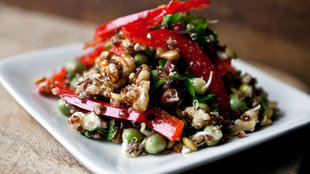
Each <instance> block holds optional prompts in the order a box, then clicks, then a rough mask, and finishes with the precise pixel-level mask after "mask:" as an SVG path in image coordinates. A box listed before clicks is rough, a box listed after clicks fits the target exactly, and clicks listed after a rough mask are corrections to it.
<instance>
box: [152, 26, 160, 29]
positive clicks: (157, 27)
mask: <svg viewBox="0 0 310 174" xmlns="http://www.w3.org/2000/svg"><path fill="white" fill-rule="evenodd" d="M157 29H160V26H159V25H155V26H154V27H152V28H151V30H157Z"/></svg>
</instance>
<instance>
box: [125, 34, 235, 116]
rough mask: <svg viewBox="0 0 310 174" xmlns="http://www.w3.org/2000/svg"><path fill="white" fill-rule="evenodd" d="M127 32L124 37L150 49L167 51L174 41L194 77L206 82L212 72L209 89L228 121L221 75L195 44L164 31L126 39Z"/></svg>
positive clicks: (228, 111) (179, 35) (226, 102)
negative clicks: (158, 48)
mask: <svg viewBox="0 0 310 174" xmlns="http://www.w3.org/2000/svg"><path fill="white" fill-rule="evenodd" d="M128 32H130V31H127V30H126V28H124V30H123V33H124V37H126V38H127V39H130V40H132V41H134V42H136V43H139V44H142V45H146V46H150V47H160V48H163V49H168V44H169V40H170V41H175V42H174V46H175V47H176V48H178V49H179V50H180V53H181V55H182V56H183V57H184V59H185V60H186V61H187V62H188V64H189V68H190V69H191V71H192V72H193V74H194V75H195V76H196V77H203V78H204V80H206V81H208V79H209V75H210V72H211V71H212V72H213V77H212V82H211V84H210V86H209V89H210V90H211V92H213V93H214V94H215V95H216V98H217V101H218V104H219V109H220V114H221V115H222V116H224V117H225V119H226V120H230V105H229V103H228V97H227V94H226V91H225V87H224V84H223V82H222V80H221V74H220V73H219V71H218V69H217V68H215V66H214V65H213V63H212V61H211V60H210V59H209V57H208V56H207V55H206V54H205V53H204V52H203V50H202V49H201V48H200V47H199V46H198V45H197V44H196V43H195V42H192V41H190V40H189V39H188V38H186V37H185V36H183V35H181V34H179V33H175V32H172V31H170V30H166V29H157V30H152V31H149V32H145V33H140V34H136V35H134V36H132V35H131V34H129V35H131V37H128V35H127V33H128Z"/></svg>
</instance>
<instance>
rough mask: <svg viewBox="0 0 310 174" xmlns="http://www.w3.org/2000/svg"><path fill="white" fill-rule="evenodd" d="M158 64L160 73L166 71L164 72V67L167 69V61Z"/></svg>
mask: <svg viewBox="0 0 310 174" xmlns="http://www.w3.org/2000/svg"><path fill="white" fill-rule="evenodd" d="M158 63H159V67H158V69H159V70H160V71H164V70H165V69H164V67H165V65H166V63H167V59H163V60H161V61H159V62H158Z"/></svg>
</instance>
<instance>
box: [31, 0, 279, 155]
mask: <svg viewBox="0 0 310 174" xmlns="http://www.w3.org/2000/svg"><path fill="white" fill-rule="evenodd" d="M209 5H210V2H209V0H189V1H185V2H180V1H176V0H173V1H171V2H170V3H169V4H167V5H162V6H160V7H158V8H154V9H150V10H146V11H142V12H138V13H135V14H131V15H128V16H124V17H120V18H117V19H115V20H113V21H110V22H107V23H105V24H103V25H101V26H99V27H98V28H97V29H96V31H95V37H94V39H93V41H91V42H88V43H86V44H85V46H84V49H88V50H90V52H88V53H87V54H86V55H83V56H81V57H78V58H76V59H75V60H72V61H70V62H68V63H67V64H66V65H65V66H64V67H63V68H61V69H60V70H58V71H57V72H55V73H54V74H53V75H52V76H50V77H48V78H46V77H44V78H39V79H37V80H36V82H35V86H36V91H37V92H38V93H40V94H43V95H48V96H53V95H54V96H59V100H58V105H57V106H58V109H59V111H60V112H61V113H62V114H63V115H66V116H68V117H69V118H68V122H69V124H70V125H71V126H72V127H73V128H75V129H76V130H77V131H78V132H80V133H81V134H82V135H83V136H85V137H87V138H91V139H100V140H106V141H112V142H114V143H120V144H122V151H123V152H124V153H125V154H126V155H128V156H131V157H136V156H139V155H143V154H158V153H168V152H173V151H174V152H177V153H190V152H194V151H197V150H198V149H201V148H205V147H208V146H215V145H218V144H222V143H225V142H227V140H229V139H231V138H233V137H236V136H237V137H238V138H243V137H245V136H246V133H249V132H253V131H255V130H256V129H257V128H259V127H263V126H268V125H270V124H271V123H272V122H273V121H274V120H275V119H276V118H277V112H278V108H277V103H276V102H273V101H269V100H268V98H267V94H266V93H265V92H264V91H263V89H261V88H258V87H257V86H256V79H255V78H253V77H252V76H251V75H250V74H247V73H242V72H241V71H240V70H236V69H235V68H234V67H233V66H232V65H231V60H232V59H235V58H237V55H236V53H235V52H234V51H233V50H232V49H231V48H229V47H227V46H225V45H221V44H220V42H219V40H218V37H217V33H216V32H214V31H213V30H212V29H211V28H210V25H211V24H212V23H213V22H212V21H211V22H210V21H208V20H206V19H205V18H204V17H201V16H198V17H197V16H193V15H191V14H190V12H189V11H190V10H193V9H195V10H199V9H201V8H205V7H208V6H209Z"/></svg>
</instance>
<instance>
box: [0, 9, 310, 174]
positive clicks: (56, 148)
mask: <svg viewBox="0 0 310 174" xmlns="http://www.w3.org/2000/svg"><path fill="white" fill-rule="evenodd" d="M0 22H1V27H0V50H1V51H0V59H3V58H5V57H6V56H10V55H14V54H18V53H22V52H25V51H32V50H36V49H41V48H46V47H50V46H56V45H62V44H66V43H72V42H80V41H87V40H89V39H90V38H91V37H92V34H93V30H94V28H95V25H94V24H89V23H80V22H78V21H74V20H72V19H66V18H61V17H58V16H52V15H44V14H40V13H34V12H30V11H23V10H20V9H17V8H13V7H9V6H6V5H4V4H0ZM253 64H255V65H257V66H259V67H260V68H261V69H264V70H265V71H267V72H268V73H270V74H272V75H274V76H276V77H277V78H279V79H281V80H284V81H285V82H287V83H289V84H291V85H293V86H295V87H296V88H299V89H301V90H303V91H306V92H309V91H308V88H307V87H306V86H305V85H304V84H303V83H302V82H300V81H298V80H296V79H295V78H294V77H291V76H289V75H287V74H285V73H283V72H280V71H277V70H275V69H273V68H270V67H266V66H264V65H261V64H257V63H253ZM0 98H1V100H0V147H1V148H0V173H90V172H89V171H88V170H87V169H86V168H85V167H84V166H83V165H82V164H80V163H79V162H78V161H77V160H76V159H75V158H73V157H72V156H71V155H70V154H69V153H68V152H67V150H66V149H64V148H63V147H62V146H61V145H60V144H59V143H58V142H57V141H56V140H55V139H54V138H53V137H52V136H51V135H50V134H49V133H48V132H47V131H46V130H45V129H44V128H43V127H42V126H41V125H40V124H38V122H37V121H36V120H35V119H33V118H32V116H31V115H29V114H28V113H27V112H26V111H25V110H24V109H23V108H22V107H21V106H20V105H19V104H18V103H17V102H16V101H15V100H14V99H13V98H12V97H11V96H10V95H9V94H8V92H7V91H6V90H5V89H4V88H3V86H2V85H0ZM307 133H309V126H308V127H305V128H302V129H299V130H297V131H294V132H292V133H289V134H286V135H285V136H282V137H279V138H277V139H275V140H272V141H269V142H267V143H264V144H262V145H260V146H258V147H254V148H251V149H250V150H246V151H244V152H241V153H239V154H236V155H233V156H231V157H228V158H226V159H223V160H220V161H217V162H214V163H211V164H208V165H205V166H202V167H199V168H196V169H193V172H197V171H198V170H203V171H204V172H217V173H218V172H220V173H221V172H225V171H230V172H231V173H253V171H254V173H296V172H297V171H298V169H299V166H300V163H301V159H302V156H303V154H304V152H305V150H306V147H307V141H308V139H307V138H308V137H307V136H306V135H307ZM308 146H309V144H308ZM223 166H224V167H223Z"/></svg>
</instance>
